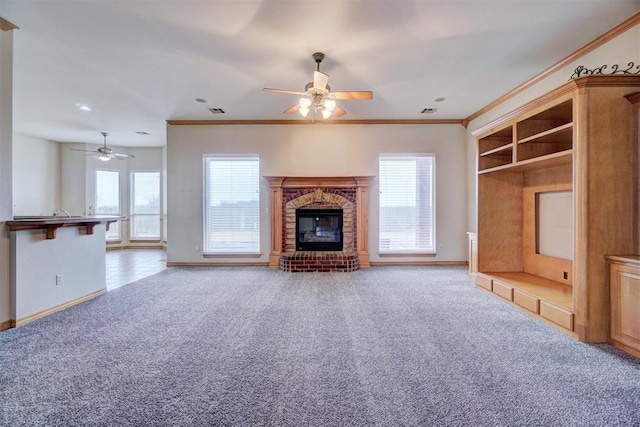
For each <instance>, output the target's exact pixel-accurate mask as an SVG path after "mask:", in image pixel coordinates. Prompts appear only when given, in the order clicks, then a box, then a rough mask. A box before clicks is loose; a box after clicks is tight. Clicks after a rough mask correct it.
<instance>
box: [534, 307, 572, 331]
mask: <svg viewBox="0 0 640 427" xmlns="http://www.w3.org/2000/svg"><path fill="white" fill-rule="evenodd" d="M540 316H542V317H544V318H545V319H547V320H551V321H552V322H553V323H555V324H557V325H560V326H562V327H563V328H565V329H568V330H570V331H573V313H572V312H570V311H569V310H567V309H565V308H560V307H558V306H555V305H551V304H549V303H548V302H546V301H540Z"/></svg>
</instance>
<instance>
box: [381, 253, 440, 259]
mask: <svg viewBox="0 0 640 427" xmlns="http://www.w3.org/2000/svg"><path fill="white" fill-rule="evenodd" d="M437 255H438V253H437V252H378V256H379V257H381V258H383V257H394V258H400V257H404V258H417V257H435V256H437Z"/></svg>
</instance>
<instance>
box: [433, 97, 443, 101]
mask: <svg viewBox="0 0 640 427" xmlns="http://www.w3.org/2000/svg"><path fill="white" fill-rule="evenodd" d="M444 100H445V98H444V97H443V96H441V97H440V98H436V99H434V101H436V102H442V101H444Z"/></svg>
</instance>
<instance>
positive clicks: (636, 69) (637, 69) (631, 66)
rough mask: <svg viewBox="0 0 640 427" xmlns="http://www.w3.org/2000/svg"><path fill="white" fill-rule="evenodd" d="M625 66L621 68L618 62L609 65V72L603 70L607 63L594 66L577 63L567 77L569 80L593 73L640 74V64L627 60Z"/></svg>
mask: <svg viewBox="0 0 640 427" xmlns="http://www.w3.org/2000/svg"><path fill="white" fill-rule="evenodd" d="M626 67H627V68H623V67H621V66H620V65H618V64H614V65H612V66H611V71H610V72H605V70H606V69H607V68H609V66H608V65H601V66H599V67H596V68H587V67H585V66H584V65H578V66H577V67H576V69H575V70H573V74H572V75H571V77H569V80H571V79H575V78H578V77H582V76H588V75H593V74H640V64H638V65H636V63H635V62H629V63H628V64H627V65H626Z"/></svg>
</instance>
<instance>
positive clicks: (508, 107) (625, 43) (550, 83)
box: [466, 25, 640, 231]
mask: <svg viewBox="0 0 640 427" xmlns="http://www.w3.org/2000/svg"><path fill="white" fill-rule="evenodd" d="M630 61H633V62H635V64H636V65H638V64H640V25H637V26H635V27H633V28H631V29H629V30H627V31H625V32H624V33H622V34H620V35H619V36H618V37H616V38H615V39H613V40H611V41H609V42H608V43H606V44H604V45H602V46H600V47H599V48H597V49H595V50H593V51H591V52H590V53H588V54H587V55H585V56H583V57H581V58H579V59H577V60H575V61H573V62H572V63H570V64H569V65H567V66H565V67H563V68H561V69H559V70H558V71H557V72H555V73H553V74H551V75H549V76H548V77H547V78H545V79H543V80H541V81H540V82H538V83H536V84H535V85H533V86H531V87H530V88H528V89H526V90H524V91H522V92H521V93H519V94H517V95H516V96H514V97H513V98H511V99H509V100H508V101H506V102H504V103H502V104H500V105H498V106H497V107H496V108H493V109H492V110H490V111H488V112H487V113H485V114H483V115H482V116H480V117H478V118H476V119H474V120H473V121H472V122H471V123H470V124H469V126H468V127H467V135H466V139H467V142H466V146H467V154H466V169H467V170H468V171H469V174H468V179H467V189H468V190H467V196H468V197H467V207H468V211H467V219H468V223H467V229H468V231H476V203H477V200H476V172H475V171H476V141H475V137H474V136H473V135H472V134H471V133H472V132H473V131H475V130H476V129H479V128H480V127H482V126H484V125H485V124H487V123H489V122H491V121H492V120H494V119H496V118H498V117H501V116H502V115H504V114H506V113H508V112H510V111H512V110H514V109H516V108H518V107H519V106H521V105H523V104H525V103H527V102H529V101H531V100H533V99H535V98H537V97H538V96H541V95H543V94H545V93H547V92H549V91H551V90H553V89H555V88H556V87H558V86H561V85H562V84H564V83H566V82H567V81H568V80H569V78H570V77H571V75H572V74H573V72H574V70H575V69H576V67H577V66H579V65H584V66H585V67H587V68H591V69H593V68H596V67H600V66H602V65H608V66H609V68H608V69H607V70H609V71H610V70H611V66H612V65H614V64H618V65H620V66H624V65H626V64H627V63H628V62H630ZM607 70H605V72H607ZM636 71H637V70H636Z"/></svg>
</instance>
